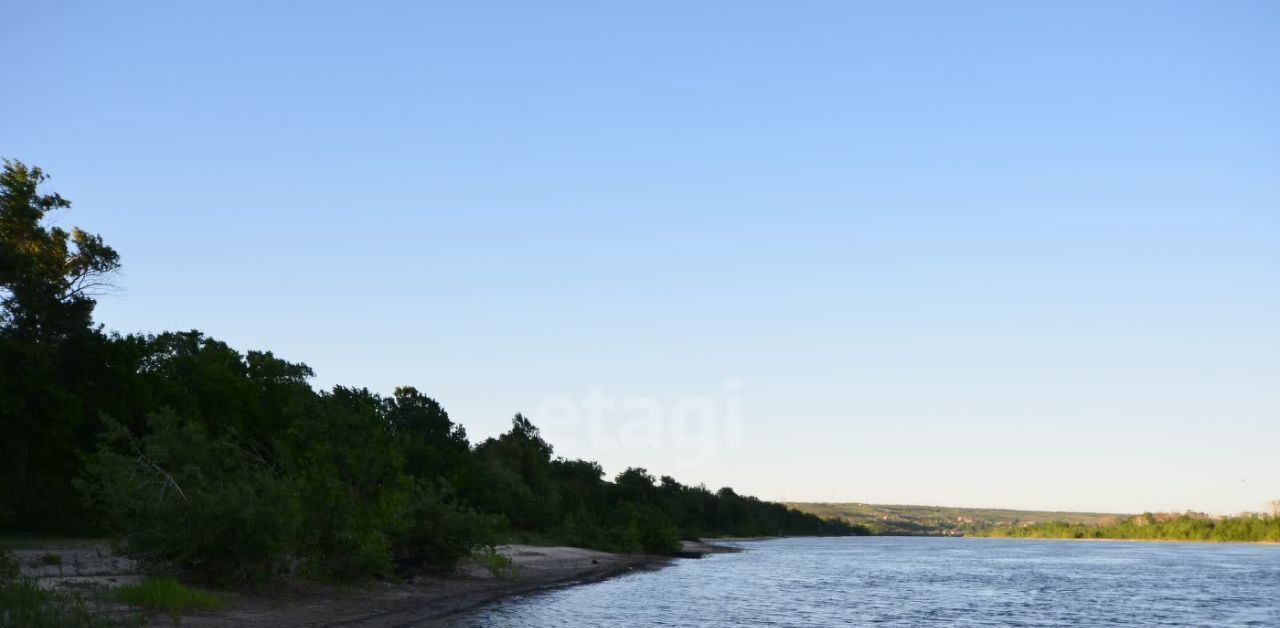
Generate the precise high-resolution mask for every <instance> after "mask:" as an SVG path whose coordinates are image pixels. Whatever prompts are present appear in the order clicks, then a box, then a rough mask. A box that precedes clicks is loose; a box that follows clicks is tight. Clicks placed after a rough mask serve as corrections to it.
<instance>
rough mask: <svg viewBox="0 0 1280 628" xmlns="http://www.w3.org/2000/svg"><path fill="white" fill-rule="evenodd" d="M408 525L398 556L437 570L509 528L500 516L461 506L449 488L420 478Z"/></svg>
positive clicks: (412, 501)
mask: <svg viewBox="0 0 1280 628" xmlns="http://www.w3.org/2000/svg"><path fill="white" fill-rule="evenodd" d="M408 517H409V524H408V526H406V529H405V532H404V533H403V534H402V535H401V536H400V537H399V538H398V539H396V543H395V547H396V555H397V557H398V558H400V559H405V560H408V561H410V562H413V563H420V564H422V565H425V566H427V567H430V568H433V569H437V570H449V569H452V568H454V567H455V566H457V564H458V562H459V561H461V560H462V559H464V558H466V557H467V556H468V555H470V554H471V553H472V551H473V548H476V547H484V546H489V545H492V544H493V543H494V541H495V539H496V538H497V536H498V531H499V530H502V529H504V528H506V521H505V520H504V519H503V518H502V517H501V516H495V515H484V514H480V513H477V512H475V511H474V510H472V509H470V508H467V507H464V506H461V505H460V504H458V503H457V501H456V500H455V499H454V498H453V496H452V494H451V492H450V491H448V490H446V489H444V488H441V487H439V486H437V485H436V484H435V483H430V482H424V481H419V482H417V483H416V484H415V488H414V493H413V496H412V498H411V499H410V502H409V511H408Z"/></svg>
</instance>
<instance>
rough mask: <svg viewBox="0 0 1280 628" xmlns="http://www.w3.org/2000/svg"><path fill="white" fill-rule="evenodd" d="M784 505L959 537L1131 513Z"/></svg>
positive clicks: (903, 531)
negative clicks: (1053, 522)
mask: <svg viewBox="0 0 1280 628" xmlns="http://www.w3.org/2000/svg"><path fill="white" fill-rule="evenodd" d="M787 506H790V507H791V508H795V509H796V510H799V511H801V512H807V513H812V514H815V515H818V516H820V517H824V518H836V519H843V520H845V521H848V522H849V523H855V524H861V525H865V526H867V527H869V528H871V529H872V530H873V531H874V533H875V534H889V535H911V536H962V535H964V534H967V533H970V534H971V533H975V532H983V531H986V530H990V529H993V528H1001V527H1022V526H1026V525H1033V524H1037V523H1046V522H1052V521H1056V522H1063V523H1078V524H1086V525H1104V524H1115V523H1118V522H1120V521H1123V520H1124V519H1125V518H1127V517H1129V516H1130V515H1127V514H1121V513H1105V512H1053V511H1041V510H1008V509H1003V508H952V507H948V506H903V505H891V504H862V503H857V502H850V503H840V504H836V503H825V502H787Z"/></svg>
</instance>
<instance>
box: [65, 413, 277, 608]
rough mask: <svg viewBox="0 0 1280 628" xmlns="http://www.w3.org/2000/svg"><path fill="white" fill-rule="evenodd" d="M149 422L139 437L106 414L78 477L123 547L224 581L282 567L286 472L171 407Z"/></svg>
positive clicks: (258, 578) (250, 578) (263, 576)
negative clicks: (102, 433) (97, 443)
mask: <svg viewBox="0 0 1280 628" xmlns="http://www.w3.org/2000/svg"><path fill="white" fill-rule="evenodd" d="M148 423H149V426H150V428H151V433H150V434H148V435H147V436H146V437H144V438H142V439H140V440H139V439H135V437H134V436H133V435H132V434H131V433H129V432H128V431H127V430H126V429H125V428H124V427H122V426H120V425H119V424H116V423H114V422H109V426H110V436H109V437H108V439H107V440H106V442H105V443H104V445H103V446H102V447H101V448H100V449H99V450H98V452H97V453H96V454H95V455H94V456H93V457H91V459H90V460H89V461H88V464H87V473H88V479H87V480H86V481H84V482H82V483H81V485H82V487H83V489H84V490H85V491H86V492H87V494H88V495H89V496H90V499H91V500H92V501H93V502H95V503H96V504H98V505H99V507H100V508H101V509H102V510H103V511H104V512H105V513H107V515H108V516H109V518H110V520H111V522H112V523H113V524H114V525H115V526H116V528H117V529H118V530H120V531H121V532H122V533H123V535H124V541H125V543H124V550H125V553H126V554H128V555H130V556H133V557H135V558H138V559H140V560H142V561H143V562H145V563H148V564H151V565H159V566H162V567H167V568H175V569H177V570H179V571H181V572H183V573H187V574H191V575H193V576H195V577H198V578H201V579H204V580H207V581H211V582H216V583H223V584H236V585H240V584H248V583H255V582H262V581H264V580H268V579H270V578H271V577H272V576H274V575H275V574H277V573H279V572H281V571H282V570H283V569H284V565H285V563H286V559H287V558H288V557H289V556H290V555H291V554H292V553H293V551H294V548H295V541H294V539H295V538H296V536H297V533H298V529H299V527H300V523H301V518H300V511H299V507H298V501H297V498H296V494H295V491H294V489H293V487H292V486H291V485H290V482H289V481H288V479H287V478H284V477H282V476H281V475H280V474H279V473H278V472H277V471H276V470H275V469H274V468H273V466H272V465H271V464H269V463H268V462H267V461H266V458H265V457H264V456H262V455H261V454H260V453H259V452H258V451H257V449H255V448H254V447H253V446H252V445H250V444H247V443H244V442H241V441H239V440H237V439H236V438H235V437H234V436H232V435H230V434H228V435H223V436H220V437H214V436H211V435H210V434H209V433H208V431H207V430H206V429H205V428H204V427H203V426H202V425H201V424H200V423H198V422H196V421H192V420H187V419H184V418H183V417H179V416H177V415H175V414H173V413H171V412H161V413H157V414H153V415H152V416H151V417H149V419H148Z"/></svg>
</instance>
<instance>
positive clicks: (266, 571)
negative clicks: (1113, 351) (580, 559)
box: [0, 161, 866, 585]
mask: <svg viewBox="0 0 1280 628" xmlns="http://www.w3.org/2000/svg"><path fill="white" fill-rule="evenodd" d="M45 178H46V177H45V175H44V174H43V173H42V172H41V171H40V170H39V169H38V168H31V167H28V166H26V165H24V164H22V163H19V162H14V161H5V162H4V167H3V171H2V172H0V363H3V364H4V365H5V368H4V377H3V378H0V425H3V426H4V428H3V429H4V433H3V438H0V528H4V527H8V528H14V529H18V528H21V529H25V530H31V531H35V532H38V533H42V534H49V533H55V532H56V533H69V534H85V533H99V532H105V533H113V534H116V535H118V536H119V537H121V539H122V540H123V548H124V550H125V551H126V553H128V554H129V555H131V556H133V557H136V558H138V559H140V560H141V561H143V563H144V564H146V565H148V566H151V567H155V568H159V569H161V570H163V571H165V572H168V573H174V574H178V575H180V576H182V577H185V578H195V579H199V580H201V581H204V582H209V583H213V584H223V585H255V584H260V583H263V582H266V581H269V580H272V579H273V578H277V577H279V576H284V575H302V576H305V577H309V578H315V579H320V580H332V581H357V580H361V579H366V578H370V577H380V576H390V575H392V574H394V572H396V571H397V570H407V569H417V568H431V569H448V568H450V567H452V566H453V565H455V564H456V563H457V562H458V561H460V560H462V559H463V558H466V557H467V556H470V555H471V554H472V552H473V551H474V550H476V549H477V548H482V547H485V546H487V545H492V544H494V543H496V542H498V541H500V540H503V539H506V538H512V537H525V538H540V539H544V540H546V541H548V542H558V543H571V544H576V545H581V546H585V547H591V548H598V549H605V550H612V551H621V552H652V553H670V552H673V551H675V550H676V549H677V548H678V545H679V541H680V540H681V539H682V538H696V537H700V536H707V535H735V536H759V535H783V534H790V535H797V534H853V533H865V532H866V530H865V529H863V528H860V527H858V526H853V525H849V524H847V523H844V522H840V521H826V520H823V519H821V518H820V517H817V516H813V515H808V514H804V513H801V512H798V511H796V510H792V509H788V508H787V507H785V506H783V505H781V504H775V503H769V502H764V501H760V500H758V499H755V498H753V497H746V496H741V495H738V494H737V493H735V492H734V491H733V490H731V489H728V488H723V489H720V490H718V491H711V490H708V489H707V488H705V487H701V486H697V487H693V486H685V485H682V484H680V483H679V482H677V481H675V480H674V479H672V478H670V477H665V476H664V477H661V478H655V477H654V476H653V475H650V474H649V473H648V472H647V471H646V470H644V469H628V470H626V471H625V472H623V473H621V474H619V475H618V476H617V477H616V478H614V480H613V481H608V480H606V479H605V478H604V473H603V469H602V468H601V467H600V465H599V464H597V463H594V462H590V461H585V460H568V459H565V458H562V457H557V456H555V455H554V451H553V449H552V446H551V445H550V444H549V443H547V442H546V441H545V440H543V439H542V437H541V436H540V434H539V431H538V428H537V427H535V426H534V425H533V424H532V423H531V422H530V421H529V420H528V419H526V418H525V417H523V416H521V415H519V414H517V415H516V416H515V418H514V419H513V420H512V424H511V430H510V431H508V432H506V433H504V434H502V435H500V436H497V437H495V438H490V439H487V440H485V441H483V442H480V443H478V444H472V443H471V442H470V441H469V440H468V439H467V436H466V433H465V431H464V430H463V428H462V427H461V426H460V425H458V424H456V423H454V422H453V421H452V420H451V419H450V417H449V415H448V414H447V413H446V412H445V410H444V408H443V406H441V405H440V404H439V403H437V402H436V401H435V400H433V399H431V398H430V397H428V396H426V395H424V394H422V393H420V392H419V391H418V390H416V389H414V388H412V387H402V388H398V389H396V390H395V392H394V393H393V394H392V395H390V396H383V395H379V394H375V393H373V392H370V391H368V390H366V389H363V388H349V387H341V386H339V387H335V388H333V389H331V390H324V391H316V390H313V389H312V388H311V386H310V385H309V383H308V380H309V378H310V377H311V376H312V372H311V369H310V368H308V367H307V366H306V365H305V364H300V363H294V362H288V361H285V360H283V359H280V358H278V357H276V356H275V355H273V354H272V353H270V352H267V351H249V352H247V353H241V352H239V351H237V350H235V349H233V348H231V347H229V346H228V345H226V344H224V343H222V342H219V341H217V340H215V339H213V338H209V337H207V336H205V335H204V334H202V333H200V332H198V331H184V332H167V333H160V334H155V335H120V334H114V333H106V332H104V331H103V330H102V328H101V327H100V326H97V325H95V324H94V323H93V320H92V313H93V308H94V305H95V303H94V299H93V295H94V293H95V290H97V289H100V288H101V287H102V286H105V285H109V280H110V276H111V273H112V272H113V271H114V270H116V269H117V268H118V267H119V265H120V257H119V255H118V254H117V253H116V251H115V250H114V249H112V248H111V247H109V246H107V245H106V244H105V243H104V242H103V240H102V238H100V237H98V236H96V235H92V234H88V233H85V232H83V231H80V230H78V229H75V230H72V231H70V232H68V231H66V230H64V229H61V228H59V227H51V226H47V224H46V222H47V221H46V218H47V215H48V214H49V212H52V211H55V210H62V209H66V208H68V207H69V206H70V203H69V202H67V201H66V200H65V199H63V198H62V197H60V196H58V195H56V194H44V193H41V191H40V190H39V189H38V188H39V187H40V186H41V184H42V183H43V182H44V181H45Z"/></svg>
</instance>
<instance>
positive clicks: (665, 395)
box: [0, 0, 1280, 512]
mask: <svg viewBox="0 0 1280 628" xmlns="http://www.w3.org/2000/svg"><path fill="white" fill-rule="evenodd" d="M268 4H274V6H264V5H268ZM304 6H305V8H304ZM0 7H2V8H0V21H2V22H3V24H4V27H3V36H0V50H3V54H4V58H5V59H6V64H5V65H6V68H7V70H8V71H7V75H6V79H5V80H4V82H3V85H4V88H3V90H4V94H3V97H2V98H0V154H2V155H5V156H9V157H14V158H18V159H21V160H24V161H26V162H28V163H33V164H37V165H40V166H43V167H44V168H45V169H46V170H47V171H49V172H50V173H51V174H52V175H53V176H54V179H53V181H52V183H51V187H50V189H52V190H56V191H59V192H61V193H62V194H64V195H65V196H67V197H68V198H70V199H72V200H73V202H74V203H75V206H74V207H73V209H72V210H71V211H70V212H68V213H65V214H62V215H60V216H59V217H58V220H59V221H60V222H61V223H62V224H65V225H80V226H83V227H86V228H89V229H91V230H94V231H97V232H100V233H101V234H102V235H103V236H104V237H105V238H106V239H107V240H108V242H110V243H112V244H114V245H115V246H116V247H117V248H118V249H119V250H120V251H121V253H122V254H123V258H124V263H125V269H124V271H123V273H122V274H121V276H120V278H119V284H120V290H119V291H118V292H117V293H116V294H114V295H111V296H109V297H106V298H104V299H103V301H102V303H101V305H100V307H99V310H98V317H99V319H100V320H101V321H102V322H104V323H105V324H106V326H107V327H108V328H110V329H116V330H121V331H125V332H133V331H161V330H174V329H191V328H198V329H200V330H203V331H205V332H208V333H210V334H212V335H214V336H216V337H218V338H220V339H224V340H226V341H228V342H230V343H232V344H233V345H235V346H237V347H240V348H242V349H252V348H265V349H271V350H274V351H275V352H276V353H277V354H279V355H281V356H283V357H286V358H289V359H294V360H299V361H305V362H307V363H308V364H310V365H311V366H312V367H314V368H315V370H316V372H317V378H316V384H317V385H319V386H330V385H333V384H338V383H342V384H350V385H359V386H367V387H370V388H372V389H375V390H378V391H383V392H390V391H391V389H392V388H393V387H395V386H396V385H401V384H413V385H416V386H418V387H419V388H421V389H423V390H425V391H427V392H428V393H429V394H431V395H433V396H436V397H437V398H438V399H440V400H441V401H442V402H443V403H444V404H445V406H446V407H447V408H448V410H449V411H450V413H451V415H452V416H453V417H454V418H455V419H456V420H458V421H460V422H461V423H463V424H464V425H465V426H466V427H467V429H468V431H469V432H470V434H471V435H472V436H473V437H485V436H489V435H493V434H496V433H498V432H500V431H502V430H503V429H505V427H506V425H507V422H508V420H509V418H510V416H511V415H512V414H513V413H514V412H516V411H525V412H530V413H532V412H534V411H535V410H536V409H538V408H540V407H543V406H544V405H545V403H546V401H547V400H548V399H551V398H555V397H568V398H581V397H584V396H586V395H588V394H590V393H591V392H592V391H593V390H599V391H601V392H602V393H603V394H604V395H607V396H610V397H615V398H619V399H623V398H639V397H647V398H652V400H653V401H655V402H657V403H659V404H661V407H662V408H663V410H662V411H661V412H660V413H659V414H657V415H655V416H659V418H660V421H659V423H662V422H666V423H663V424H670V422H671V421H674V419H672V418H671V417H672V416H673V413H674V412H675V410H674V408H676V407H677V404H679V403H680V402H681V401H682V400H687V399H688V398H690V397H696V396H707V397H710V398H711V399H712V401H714V402H715V403H716V404H717V408H718V410H717V412H718V413H719V414H717V421H719V423H717V424H716V425H724V424H727V419H724V417H725V416H728V415H729V414H730V412H729V410H727V408H730V407H731V406H733V405H734V404H739V405H740V407H741V413H740V416H741V417H742V418H741V421H740V436H739V437H737V438H736V440H734V439H727V440H726V439H720V440H716V441H715V442H716V444H715V446H714V447H713V448H712V449H714V451H712V452H711V454H713V455H712V456H711V457H710V458H709V459H707V458H698V459H697V460H692V461H691V456H690V454H691V453H705V452H701V451H692V450H693V449H697V448H696V447H689V446H687V445H688V443H683V444H682V443H679V442H676V441H675V440H673V437H671V436H670V435H667V436H663V437H660V438H658V439H656V440H654V441H652V442H653V443H656V445H655V446H649V445H636V444H635V443H636V441H637V438H635V437H632V436H626V434H631V432H628V431H626V430H628V429H631V427H628V426H632V427H634V426H635V425H636V424H638V423H637V420H636V414H635V412H634V408H631V410H628V409H626V408H622V409H616V411H610V412H606V413H604V414H603V415H602V416H603V419H602V421H603V422H602V423H600V424H599V425H597V428H599V429H598V431H599V432H600V433H603V434H604V435H605V437H603V438H598V437H596V436H592V435H590V434H588V432H584V431H583V429H582V428H579V429H577V431H576V432H575V431H574V430H573V429H569V430H568V431H567V432H564V433H562V434H561V435H560V436H559V437H556V435H555V434H552V436H553V441H556V440H557V438H559V440H560V441H561V442H559V443H557V444H559V445H560V447H559V450H560V451H561V452H562V453H564V454H566V455H569V456H574V457H579V456H580V457H585V458H590V459H596V460H600V461H602V462H603V463H604V464H605V467H606V469H607V470H608V471H609V472H610V473H615V472H617V471H620V470H621V469H622V468H624V467H625V466H627V465H629V464H635V465H643V466H646V467H648V468H649V469H650V470H651V471H654V472H656V473H668V474H672V475H675V476H677V477H678V478H679V479H681V480H683V481H686V482H690V483H697V482H706V483H707V484H708V485H710V486H712V487H713V488H714V487H717V486H720V485H725V484H730V485H733V486H735V487H738V488H739V489H740V490H742V491H745V492H749V493H754V494H758V495H761V496H764V497H769V498H785V499H795V500H833V501H871V502H894V503H927V504H946V505H970V506H1010V507H1032V508H1061V509H1093V510H1112V511H1117V510H1118V511H1137V510H1142V509H1177V510H1181V509H1185V508H1193V509H1204V510H1210V511H1219V512H1221V511H1235V510H1240V509H1258V508H1261V507H1262V506H1263V504H1264V502H1265V500H1268V499H1280V453H1278V449H1277V446H1278V444H1280V71H1278V68H1280V4H1278V3H1275V2H1265V1H1264V2H1233V1H1224V2H1213V1H1208V0H1205V1H1203V2H1154V1H1152V2H1099V3H1086V2H1075V1H1073V2H1036V3H1027V2H1008V3H992V2H916V3H884V2H881V3H869V2H868V3H853V2H830V3H824V2H806V3H760V2H737V1H735V2H705V3H687V2H677V3H656V2H636V3H630V4H629V5H627V4H623V3H594V2H581V3H528V2H511V3H505V4H496V3H483V2H458V3H403V4H386V3H350V2H347V3H335V4H329V5H321V4H320V3H306V4H305V5H304V3H285V2H281V3H261V2H253V3H234V2H210V3H193V2H184V3H173V2H154V3H141V2H136V3H92V2H82V3H62V2H13V1H8V0H5V1H4V2H3V4H0ZM730 380H734V381H736V382H738V384H737V385H736V386H728V385H727V384H726V382H728V381H730ZM642 427H643V426H642ZM593 429H596V428H593ZM548 431H549V432H551V431H552V430H550V429H548ZM584 434H586V435H584ZM717 438H718V437H717ZM639 441H640V442H641V443H646V442H650V441H645V440H644V439H639ZM628 443H630V444H628ZM695 457H696V456H695Z"/></svg>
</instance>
